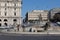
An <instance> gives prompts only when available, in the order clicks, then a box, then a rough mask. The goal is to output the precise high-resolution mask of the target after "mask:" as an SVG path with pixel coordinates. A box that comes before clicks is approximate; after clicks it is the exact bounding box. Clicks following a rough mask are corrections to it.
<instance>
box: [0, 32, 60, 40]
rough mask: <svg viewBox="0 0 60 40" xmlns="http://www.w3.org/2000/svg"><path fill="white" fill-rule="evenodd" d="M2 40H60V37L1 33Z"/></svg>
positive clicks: (0, 39) (0, 38)
mask: <svg viewBox="0 0 60 40" xmlns="http://www.w3.org/2000/svg"><path fill="white" fill-rule="evenodd" d="M0 40H60V35H46V34H43V35H42V34H40V35H38V34H36V35H27V34H7V33H0Z"/></svg>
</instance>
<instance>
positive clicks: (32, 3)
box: [22, 0, 60, 18]
mask: <svg viewBox="0 0 60 40" xmlns="http://www.w3.org/2000/svg"><path fill="white" fill-rule="evenodd" d="M52 8H60V0H22V17H23V18H25V14H26V13H27V12H28V11H32V10H50V9H52Z"/></svg>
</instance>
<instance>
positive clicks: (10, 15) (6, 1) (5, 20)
mask: <svg viewBox="0 0 60 40" xmlns="http://www.w3.org/2000/svg"><path fill="white" fill-rule="evenodd" d="M21 5H22V0H0V26H4V25H5V26H8V25H14V24H21Z"/></svg>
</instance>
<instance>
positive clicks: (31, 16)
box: [25, 10, 48, 22]
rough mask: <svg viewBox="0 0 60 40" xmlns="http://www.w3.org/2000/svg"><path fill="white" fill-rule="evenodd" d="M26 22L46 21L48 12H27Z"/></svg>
mask: <svg viewBox="0 0 60 40" xmlns="http://www.w3.org/2000/svg"><path fill="white" fill-rule="evenodd" d="M25 19H26V20H25V21H26V22H34V21H35V22H36V21H38V22H39V21H47V20H48V10H33V11H31V12H27V14H26V18H25Z"/></svg>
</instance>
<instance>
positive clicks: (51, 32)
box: [3, 31, 60, 34]
mask: <svg viewBox="0 0 60 40" xmlns="http://www.w3.org/2000/svg"><path fill="white" fill-rule="evenodd" d="M3 33H15V34H60V32H59V31H45V32H20V31H16V32H13V31H10V32H9V31H7V32H3Z"/></svg>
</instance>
